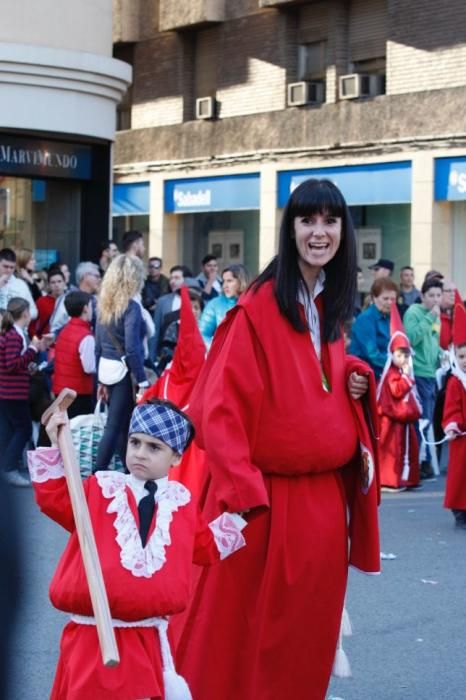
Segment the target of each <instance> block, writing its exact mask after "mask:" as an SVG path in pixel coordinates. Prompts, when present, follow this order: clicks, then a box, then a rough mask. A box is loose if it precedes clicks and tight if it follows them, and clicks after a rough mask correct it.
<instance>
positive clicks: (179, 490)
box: [95, 471, 191, 578]
mask: <svg viewBox="0 0 466 700" xmlns="http://www.w3.org/2000/svg"><path fill="white" fill-rule="evenodd" d="M95 476H96V479H97V483H98V484H99V486H100V488H101V489H102V494H103V496H104V498H111V499H112V501H111V503H110V504H109V506H108V508H107V513H116V514H117V517H116V518H115V523H114V526H115V530H116V532H117V536H116V541H117V543H118V544H119V546H120V550H121V551H120V560H121V564H122V566H123V567H124V568H125V569H127V570H128V571H130V572H131V573H132V574H133V576H137V577H144V578H150V577H151V576H152V575H153V574H154V573H155V572H156V571H160V569H161V568H162V567H163V565H164V564H165V561H166V552H165V549H166V547H168V546H169V545H170V544H171V537H170V523H171V521H172V520H173V513H175V512H176V511H177V510H178V509H179V508H181V507H182V506H185V505H187V504H188V503H189V502H190V500H191V494H190V492H189V491H188V489H187V488H186V487H185V486H183V484H180V483H179V482H178V481H168V482H167V483H166V484H165V485H164V486H162V487H161V488H160V489H159V490H158V491H157V493H156V494H155V501H156V503H157V514H156V522H155V529H154V531H153V533H152V535H151V536H150V538H149V540H148V541H147V543H146V546H145V547H143V546H142V543H141V538H140V536H139V531H138V528H137V524H136V521H135V519H134V516H133V513H132V511H131V508H130V506H129V503H128V495H127V493H126V488H125V487H126V481H127V476H126V475H125V474H122V473H119V472H107V471H105V472H104V471H102V472H97V473H96V475H95Z"/></svg>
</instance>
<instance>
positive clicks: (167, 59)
mask: <svg viewBox="0 0 466 700" xmlns="http://www.w3.org/2000/svg"><path fill="white" fill-rule="evenodd" d="M133 70H134V81H133V108H132V113H131V123H132V127H133V129H141V128H144V127H148V126H164V125H167V124H178V123H180V122H182V121H183V96H182V88H183V40H182V37H181V36H180V35H178V34H176V33H175V32H167V33H166V34H159V35H158V36H157V37H156V38H154V39H149V40H147V41H141V42H139V43H138V44H136V46H135V50H134V64H133Z"/></svg>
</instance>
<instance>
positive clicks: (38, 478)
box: [28, 447, 65, 484]
mask: <svg viewBox="0 0 466 700" xmlns="http://www.w3.org/2000/svg"><path fill="white" fill-rule="evenodd" d="M28 468H29V473H30V475H31V480H32V481H34V482H35V483H37V484H43V483H44V482H45V481H48V480H49V479H60V478H61V477H62V476H65V469H64V467H63V461H62V458H61V454H60V450H59V449H58V447H39V448H37V450H30V451H29V452H28Z"/></svg>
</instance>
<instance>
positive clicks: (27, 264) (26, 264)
mask: <svg viewBox="0 0 466 700" xmlns="http://www.w3.org/2000/svg"><path fill="white" fill-rule="evenodd" d="M35 269H36V259H35V257H34V251H33V250H31V249H30V248H21V250H19V251H18V252H17V253H16V276H17V277H19V279H21V280H24V281H25V282H26V284H27V286H28V287H29V291H30V292H31V296H32V298H33V299H34V301H37V300H38V299H40V297H41V296H42V292H41V290H40V288H39V287H38V285H37V284H36V282H35V280H34V271H35Z"/></svg>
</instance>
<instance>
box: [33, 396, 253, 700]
mask: <svg viewBox="0 0 466 700" xmlns="http://www.w3.org/2000/svg"><path fill="white" fill-rule="evenodd" d="M67 423H68V418H67V415H66V413H58V414H56V415H54V416H53V417H52V418H51V419H50V421H49V423H48V425H47V432H48V434H49V437H50V440H51V443H52V447H50V448H40V449H38V450H35V451H32V452H29V454H28V463H29V471H30V474H31V479H32V483H33V486H34V491H35V496H36V500H37V502H38V505H39V507H40V509H41V510H42V511H43V512H44V513H45V514H46V515H48V516H49V517H51V518H52V519H53V520H55V521H56V522H57V523H58V524H60V525H62V526H63V527H64V528H65V529H66V530H68V531H69V532H70V539H69V541H68V544H67V546H66V548H65V551H64V553H63V555H62V558H61V560H60V562H59V564H58V567H57V570H56V572H55V574H54V577H53V579H52V582H51V585H50V597H51V601H52V603H53V605H54V606H55V607H56V608H58V609H59V610H63V611H64V612H67V613H69V614H70V615H71V621H70V622H68V624H67V625H66V627H65V629H64V631H63V636H62V640H61V645H60V657H59V661H58V667H57V672H56V676H55V681H54V685H53V689H52V693H51V698H52V700H71V698H92V700H108V698H112V700H113V699H115V700H127V699H129V698H131V699H133V698H134V700H136V698H141V699H142V698H146V699H149V698H151V699H156V700H160V699H161V698H164V700H191V694H190V691H189V689H188V686H187V684H186V682H185V681H184V679H183V678H182V677H181V676H179V675H178V674H176V672H175V670H174V665H173V659H172V654H171V648H170V644H169V641H168V638H167V625H168V617H169V616H171V615H174V614H176V613H179V612H182V611H183V610H184V608H185V607H186V605H187V602H188V599H189V595H190V590H191V577H192V568H193V567H192V564H193V562H194V563H196V564H199V565H208V564H212V563H214V562H217V561H219V560H220V559H224V558H225V557H227V556H228V555H229V554H232V553H233V552H234V551H236V550H237V549H239V548H240V547H243V546H244V544H245V540H244V537H243V535H242V533H241V530H242V529H243V527H244V526H245V524H246V523H245V521H244V520H243V519H242V518H241V517H240V516H239V515H236V514H228V513H225V514H223V515H221V516H220V517H218V518H216V519H215V520H214V521H213V522H211V523H210V524H209V525H207V523H206V522H205V521H204V519H203V517H202V516H201V514H200V510H199V507H198V505H197V502H196V500H195V498H194V497H193V495H192V494H191V492H190V491H189V490H188V489H187V488H186V487H185V486H184V485H183V484H181V483H180V482H178V481H175V480H170V479H169V478H168V473H169V471H170V468H171V467H172V466H174V465H176V464H178V463H179V462H180V460H181V456H182V454H183V453H184V452H185V450H186V449H187V447H188V446H189V445H190V443H191V441H192V439H193V437H194V428H193V425H192V423H191V421H190V420H189V418H188V417H187V416H186V415H185V414H184V413H183V412H182V411H180V410H179V409H178V408H177V407H176V406H175V405H174V404H172V403H170V402H167V401H155V402H151V403H144V404H140V405H138V406H137V407H136V408H135V409H134V411H133V413H132V416H131V421H130V425H129V431H128V446H127V457H126V464H127V467H128V470H129V474H123V473H121V472H115V471H112V472H108V471H101V472H96V474H94V475H92V476H90V477H89V478H88V479H86V481H85V482H84V492H85V497H86V500H87V505H88V508H89V513H90V517H91V522H92V527H93V530H94V534H95V538H96V543H97V549H98V552H99V556H100V563H101V566H102V573H103V577H104V581H105V585H106V589H107V596H108V601H109V606H110V613H111V616H112V622H113V626H114V628H115V635H116V639H117V644H118V650H119V654H120V663H119V664H118V666H116V667H114V668H109V667H106V666H104V665H103V663H102V658H101V655H100V652H99V643H98V637H97V629H96V625H95V619H94V617H93V609H92V604H91V599H90V594H89V589H88V586H87V582H86V576H85V573H84V567H83V562H82V557H81V552H80V548H79V542H78V537H77V534H76V530H75V527H74V522H73V513H72V510H71V502H70V496H69V493H68V488H67V484H66V479H65V475H64V469H63V463H62V460H61V456H60V452H59V450H58V448H57V446H56V445H57V431H58V429H59V428H60V427H61V426H64V425H66V424H67Z"/></svg>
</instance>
